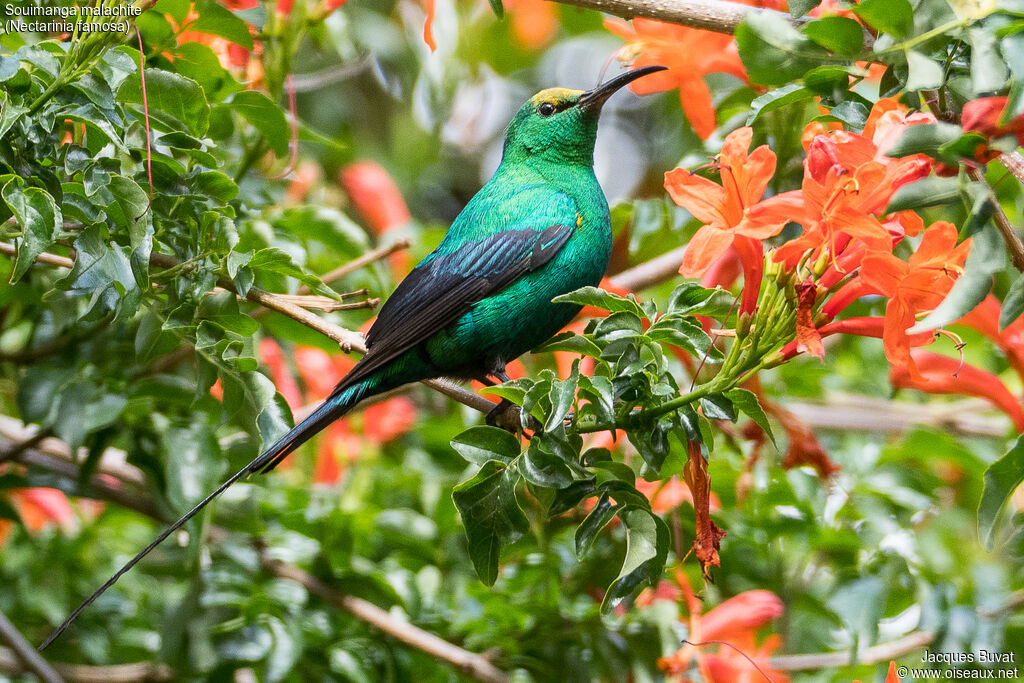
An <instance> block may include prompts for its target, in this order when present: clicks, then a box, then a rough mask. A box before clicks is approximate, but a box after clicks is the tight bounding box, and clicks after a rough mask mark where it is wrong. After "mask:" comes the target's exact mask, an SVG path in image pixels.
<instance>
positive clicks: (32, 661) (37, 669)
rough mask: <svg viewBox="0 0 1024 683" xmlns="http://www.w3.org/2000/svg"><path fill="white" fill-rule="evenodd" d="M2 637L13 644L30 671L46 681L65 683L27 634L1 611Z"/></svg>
mask: <svg viewBox="0 0 1024 683" xmlns="http://www.w3.org/2000/svg"><path fill="white" fill-rule="evenodd" d="M0 639H2V640H3V641H5V642H6V643H7V644H8V645H10V646H11V650H12V651H13V653H14V655H15V656H16V657H17V659H20V660H21V662H22V663H23V664H24V665H25V668H27V669H28V670H29V671H31V672H32V673H34V674H35V675H36V676H38V677H39V680H41V681H44V683H64V679H63V678H61V676H60V674H58V673H57V672H56V671H54V669H53V667H52V666H50V664H49V662H47V661H46V660H45V659H43V657H42V655H40V654H39V653H38V652H36V649H35V648H34V647H32V645H31V644H30V643H29V642H28V641H27V640H25V636H23V635H21V632H19V631H18V629H17V628H15V626H14V624H12V623H11V621H10V619H8V618H7V616H6V615H5V614H4V613H3V612H0Z"/></svg>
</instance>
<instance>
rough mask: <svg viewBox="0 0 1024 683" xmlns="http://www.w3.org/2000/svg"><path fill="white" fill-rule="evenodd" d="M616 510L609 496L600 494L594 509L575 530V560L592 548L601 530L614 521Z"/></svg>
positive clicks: (616, 507)
mask: <svg viewBox="0 0 1024 683" xmlns="http://www.w3.org/2000/svg"><path fill="white" fill-rule="evenodd" d="M617 509H618V506H617V505H615V503H614V502H612V499H611V496H609V495H608V494H607V493H602V494H601V496H600V498H598V499H597V502H596V503H595V504H594V507H593V508H592V509H591V510H590V513H589V514H588V515H587V516H586V518H585V519H584V520H583V521H582V522H581V523H580V525H579V526H578V527H577V528H576V536H575V542H576V557H577V559H581V558H582V557H583V556H584V555H586V554H587V551H589V550H590V548H591V547H593V545H594V541H595V540H597V535H598V533H599V532H600V531H601V529H603V528H605V527H606V526H608V523H609V522H611V521H612V520H613V519H615V512H616V510H617Z"/></svg>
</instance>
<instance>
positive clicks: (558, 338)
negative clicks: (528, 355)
mask: <svg viewBox="0 0 1024 683" xmlns="http://www.w3.org/2000/svg"><path fill="white" fill-rule="evenodd" d="M547 351H568V352H570V353H582V354H583V355H585V356H592V357H594V358H600V357H601V348H600V347H599V346H598V345H597V344H595V343H594V342H592V341H590V339H589V338H588V337H585V336H583V335H581V334H576V333H575V332H560V333H559V334H556V335H555V336H554V337H552V338H551V339H549V340H548V341H546V342H544V343H543V344H541V345H540V346H538V347H537V348H535V349H534V350H533V353H544V352H547Z"/></svg>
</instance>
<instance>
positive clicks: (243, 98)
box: [227, 90, 290, 157]
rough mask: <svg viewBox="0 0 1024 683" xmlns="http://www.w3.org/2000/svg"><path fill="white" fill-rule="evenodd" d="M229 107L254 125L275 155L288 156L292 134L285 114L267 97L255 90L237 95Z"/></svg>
mask: <svg viewBox="0 0 1024 683" xmlns="http://www.w3.org/2000/svg"><path fill="white" fill-rule="evenodd" d="M227 106H229V107H231V108H232V109H234V110H235V111H237V112H238V113H239V114H241V115H242V117H243V118H244V119H245V120H246V121H248V122H249V123H251V124H252V126H253V128H255V129H256V130H258V131H259V132H260V135H262V136H263V139H264V140H266V141H267V144H269V145H270V148H271V149H272V150H274V154H276V155H277V156H279V157H283V156H285V155H286V154H288V142H289V138H290V133H289V129H288V120H287V119H286V118H285V116H284V112H283V111H282V110H281V108H280V107H278V106H277V105H276V104H274V102H273V101H271V99H270V98H269V97H267V96H266V95H264V94H263V93H261V92H257V91H255V90H243V91H241V92H238V93H235V95H234V97H232V98H231V101H230V102H228V105H227Z"/></svg>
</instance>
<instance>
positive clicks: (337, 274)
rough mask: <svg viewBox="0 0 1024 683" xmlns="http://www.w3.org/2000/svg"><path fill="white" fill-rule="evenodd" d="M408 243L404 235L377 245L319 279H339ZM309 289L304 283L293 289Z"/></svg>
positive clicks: (300, 291) (406, 246) (326, 280)
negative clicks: (385, 244) (392, 241)
mask: <svg viewBox="0 0 1024 683" xmlns="http://www.w3.org/2000/svg"><path fill="white" fill-rule="evenodd" d="M409 244H410V242H409V240H408V239H406V238H404V237H403V238H402V239H399V240H395V242H394V243H393V244H389V245H387V246H385V247H379V248H377V249H373V250H372V251H368V252H366V253H365V254H363V255H362V256H360V257H358V258H355V259H352V260H351V261H349V262H348V263H346V264H344V265H340V266H338V267H337V268H335V269H334V270H331V271H328V272H326V273H324V274H323V275H321V276H320V279H321V280H323V281H324V282H325V283H327V284H331V283H332V282H334V281H335V280H340V279H341V278H343V277H345V276H346V275H348V274H349V273H354V272H356V271H357V270H359V269H360V268H365V267H366V266H368V265H370V264H371V263H373V262H375V261H380V260H381V259H384V258H387V257H388V256H390V255H391V254H393V253H395V252H396V251H401V250H402V249H408V248H409ZM309 291H310V289H309V287H307V286H306V285H302V286H300V287H299V288H298V289H296V290H295V293H296V294H308V293H309Z"/></svg>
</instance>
